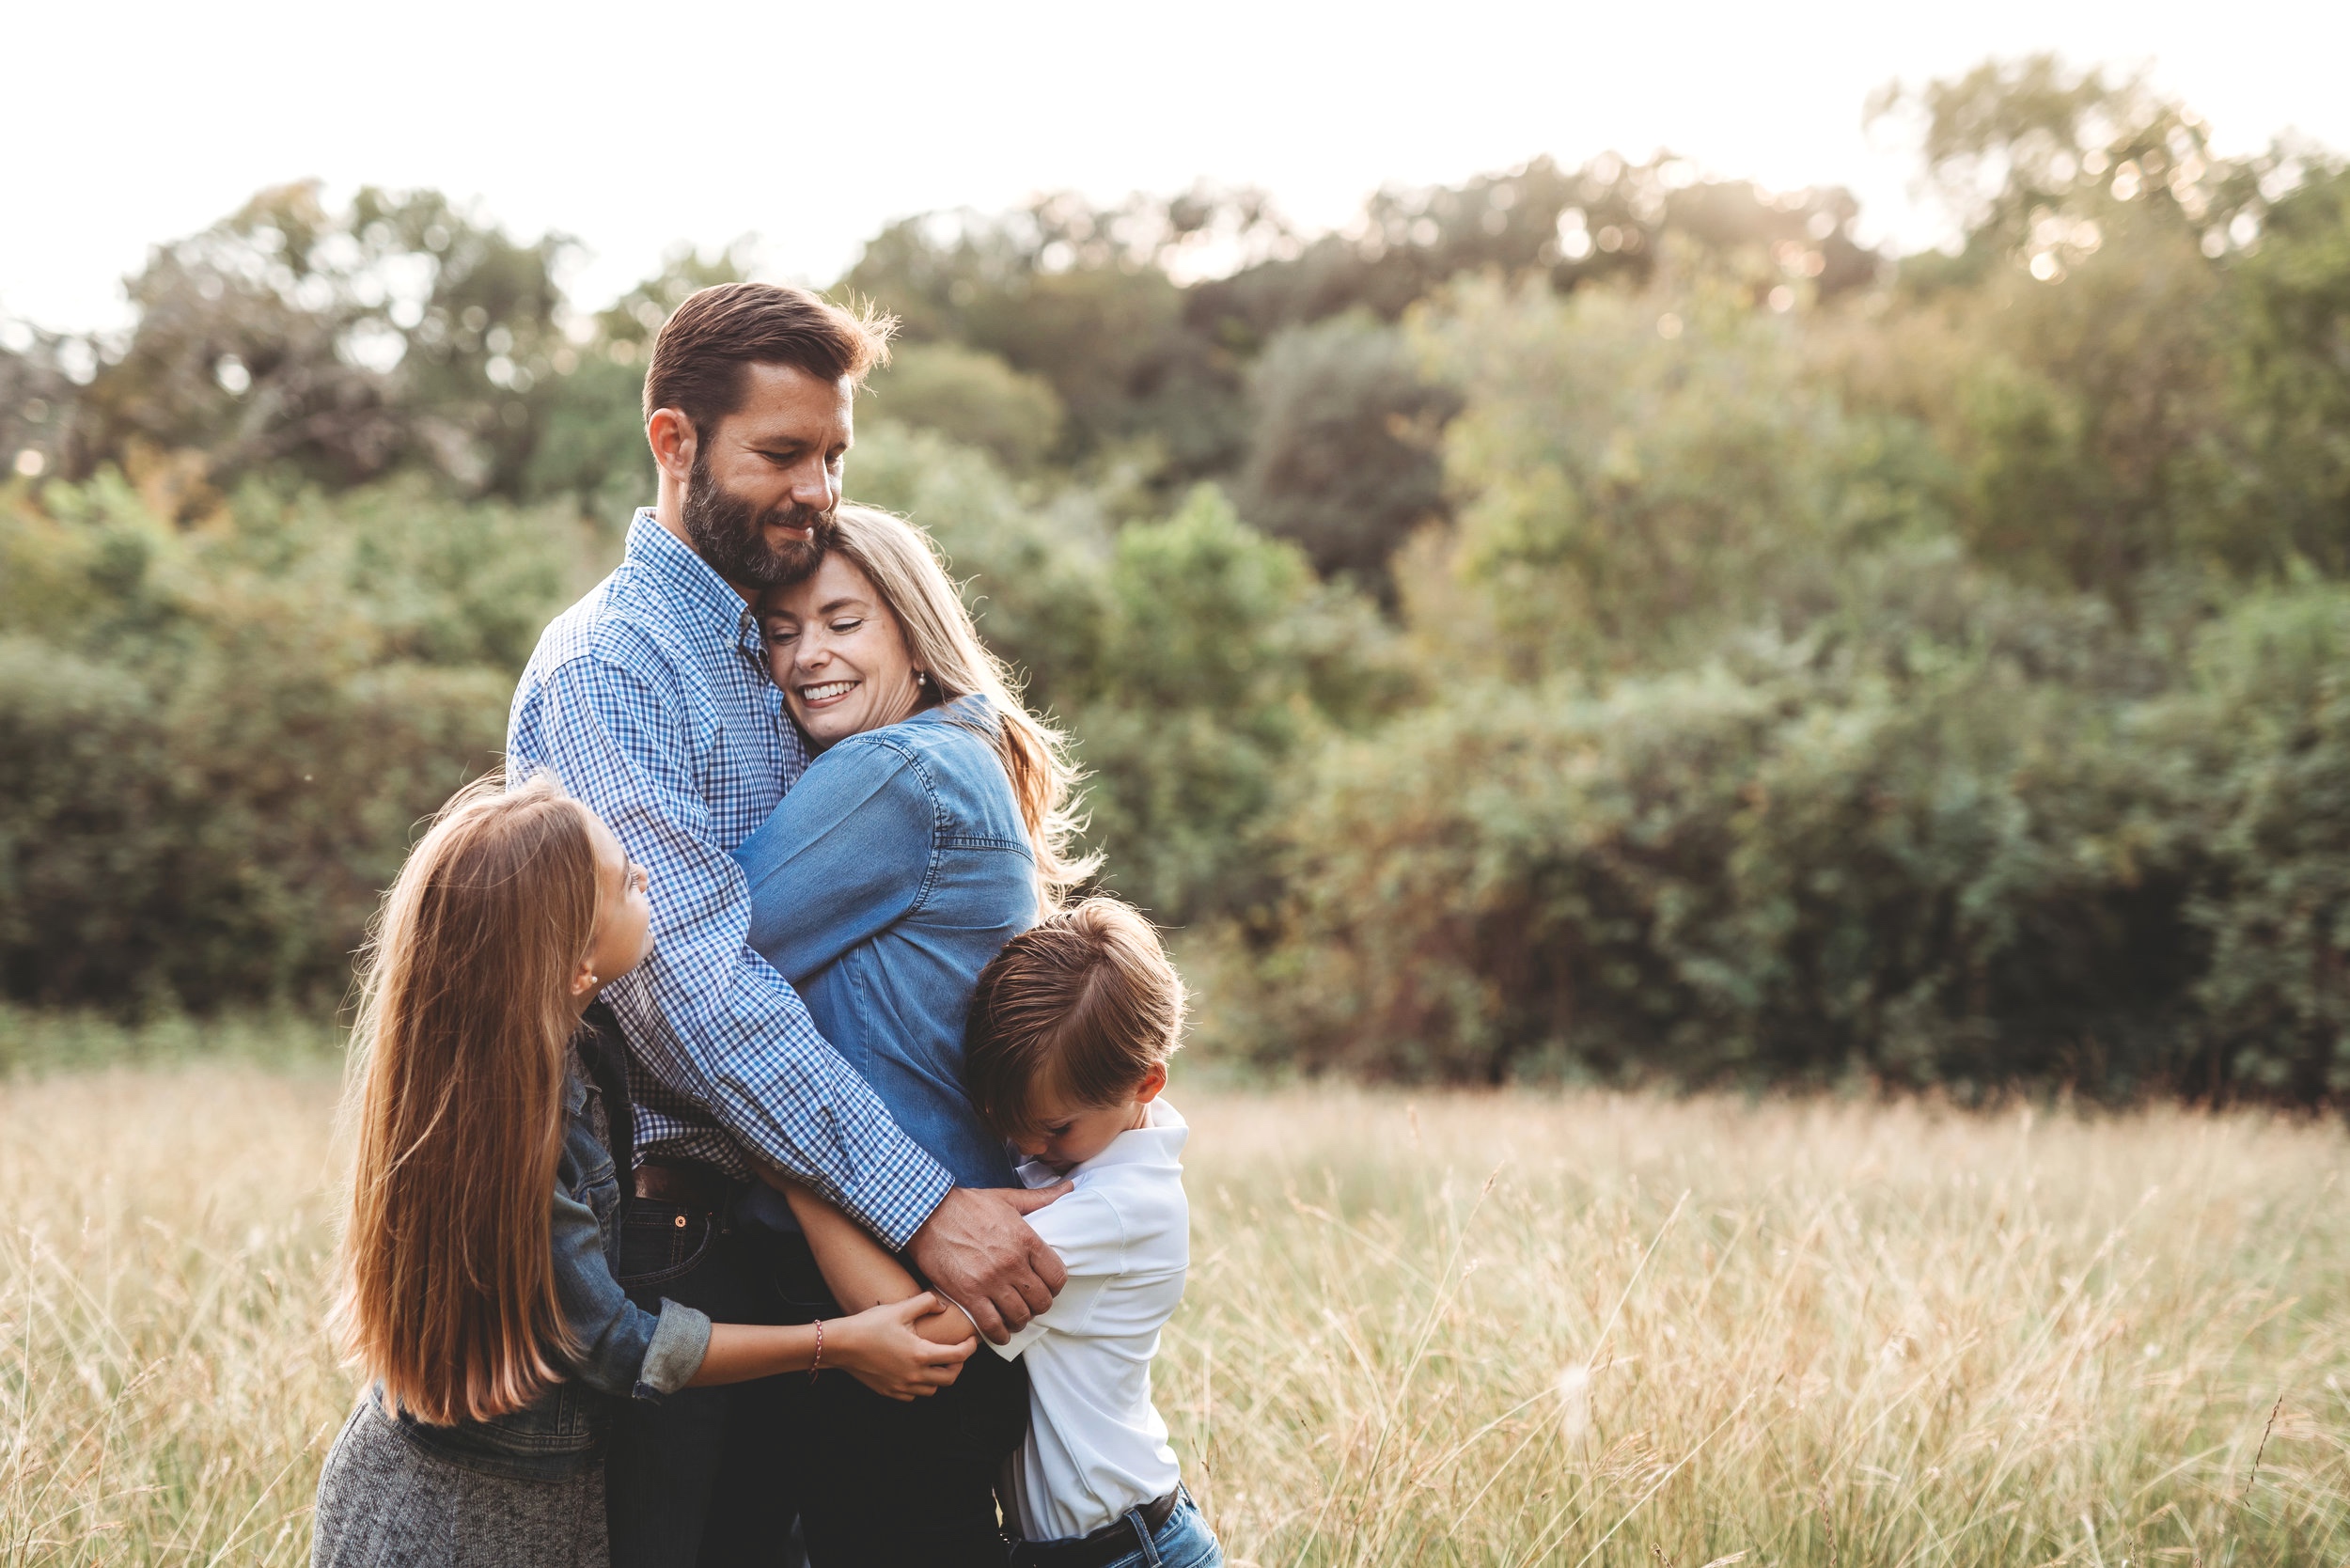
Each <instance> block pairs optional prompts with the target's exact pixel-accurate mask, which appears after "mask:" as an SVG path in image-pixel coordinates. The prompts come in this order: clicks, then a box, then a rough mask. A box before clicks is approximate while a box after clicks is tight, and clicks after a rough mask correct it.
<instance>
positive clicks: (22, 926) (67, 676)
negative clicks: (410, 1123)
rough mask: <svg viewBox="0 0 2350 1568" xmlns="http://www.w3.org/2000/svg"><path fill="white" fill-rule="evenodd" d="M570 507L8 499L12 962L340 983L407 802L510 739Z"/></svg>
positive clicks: (438, 793)
mask: <svg viewBox="0 0 2350 1568" xmlns="http://www.w3.org/2000/svg"><path fill="white" fill-rule="evenodd" d="M586 550H587V540H586V536H585V535H584V533H583V531H582V530H581V528H580V527H579V525H577V524H576V523H575V522H574V521H572V518H571V515H570V513H569V512H568V510H556V511H553V512H547V511H539V512H529V511H516V510H510V509H507V508H503V507H460V506H455V505H451V504H447V503H436V502H434V501H433V500H432V498H431V496H430V495H429V494H425V493H422V492H417V491H414V490H407V489H401V490H395V491H391V492H385V493H376V494H364V493H363V494H359V495H358V496H356V497H355V498H353V499H352V500H350V501H349V502H348V503H347V505H345V506H344V507H342V508H340V509H328V508H326V507H325V506H324V505H323V504H322V503H321V502H320V501H319V500H318V498H317V497H315V496H309V495H302V496H296V497H294V498H292V499H283V498H280V497H276V496H274V495H271V494H267V493H265V492H261V491H252V492H249V493H247V494H244V495H243V496H242V497H241V498H240V499H239V501H238V503H237V504H236V506H235V507H233V508H232V509H230V510H227V511H226V512H224V513H223V514H222V515H221V516H219V517H217V518H215V519H213V520H212V521H211V522H210V523H209V524H208V525H206V526H204V527H202V528H200V529H197V530H195V531H183V530H181V529H180V528H177V527H175V526H173V525H169V524H167V523H164V522H162V521H160V520H158V519H157V518H156V517H155V516H154V515H153V514H152V512H150V511H149V510H148V509H147V507H146V506H145V504H144V503H142V502H141V500H140V499H139V497H138V496H136V495H135V494H133V493H132V492H131V491H130V490H129V489H128V488H127V487H125V486H123V485H122V484H121V483H120V482H119V481H118V480H117V479H114V478H109V477H102V478H99V479H97V480H95V481H93V482H92V483H90V484H89V485H87V486H82V487H63V486H52V487H50V489H49V491H48V492H47V494H46V495H45V496H44V507H43V508H41V509H36V508H35V507H33V506H32V505H31V504H30V503H29V502H28V500H27V498H26V497H25V496H24V495H23V494H17V495H14V496H11V497H9V498H8V502H7V503H6V504H5V505H0V610H4V612H5V624H6V626H7V627H8V633H7V635H5V636H0V986H5V990H6V993H7V994H8V995H9V996H15V997H19V998H24V999H29V1000H37V1001H74V1002H96V1003H101V1004H107V1005H117V1006H130V1007H133V1008H151V1007H155V1006H162V1005H167V1004H181V1005H192V1006H198V1007H210V1006H213V1005H217V1004H220V1003H223V1002H227V1001H233V1000H256V999H271V998H276V999H291V1000H305V999H308V1000H317V999H321V998H324V999H332V998H334V997H336V996H339V995H340V994H341V992H342V990H343V988H344V986H345V985H346V983H347V980H348V955H349V953H350V952H351V950H352V949H353V948H354V947H356V945H357V943H358V941H359V938H360V934H361V932H362V930H363V928H364V926H365V923H366V920H367V917H368V914H369V913H370V911H371V910H372V909H373V907H374V902H375V899H376V896H377V893H378V891H379V890H380V889H381V888H382V887H383V886H384V885H385V884H386V883H387V882H389V880H390V878H391V875H392V872H393V871H394V870H397V868H398V866H399V857H400V855H401V854H402V853H403V852H404V850H405V848H406V845H407V842H408V835H409V833H410V830H411V828H412V826H413V825H414V824H415V823H416V822H417V821H418V819H420V818H421V817H423V816H424V815H426V814H427V813H429V812H430V811H431V810H432V809H433V808H435V807H436V806H438V805H439V804H440V802H441V801H442V800H443V799H444V798H446V795H447V794H448V792H450V791H451V790H453V789H454V788H455V787H456V786H457V785H458V784H460V783H462V781H463V780H464V779H465V778H467V777H469V776H473V775H475V774H478V773H480V772H481V771H483V770H484V769H486V768H488V767H489V766H491V765H492V764H493V762H494V761H495V760H496V758H497V755H498V751H499V748H500V746H501V745H502V744H503V739H504V729H505V716H506V705H507V702H508V699H509V696H510V693H511V690H512V686H511V682H512V672H513V669H514V668H515V667H516V666H519V663H520V661H521V659H522V657H524V656H525V654H526V652H527V650H528V648H529V645H530V643H531V641H532V640H533V639H535V638H536V636H537V634H538V627H539V624H540V622H542V621H543V620H544V619H545V618H546V617H547V615H548V614H550V613H551V612H552V609H553V608H554V607H555V606H556V605H558V604H560V603H561V601H562V598H563V595H564V594H565V593H566V592H567V591H568V590H569V589H570V588H571V587H572V585H573V584H574V583H575V582H577V581H579V580H580V578H581V577H582V575H583V573H584V571H585V570H586V568H585V567H584V566H583V565H582V564H581V562H582V561H583V560H584V558H585V553H586Z"/></svg>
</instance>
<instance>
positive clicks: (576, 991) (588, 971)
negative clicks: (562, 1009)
mask: <svg viewBox="0 0 2350 1568" xmlns="http://www.w3.org/2000/svg"><path fill="white" fill-rule="evenodd" d="M601 985H603V977H602V976H600V975H598V974H597V973H596V961H595V960H594V959H593V958H592V957H590V958H583V959H581V960H580V961H579V967H578V968H576V969H574V970H572V996H594V995H595V993H596V989H597V987H599V986H601Z"/></svg>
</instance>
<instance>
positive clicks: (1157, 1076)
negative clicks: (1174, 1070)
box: [1135, 1061, 1167, 1105]
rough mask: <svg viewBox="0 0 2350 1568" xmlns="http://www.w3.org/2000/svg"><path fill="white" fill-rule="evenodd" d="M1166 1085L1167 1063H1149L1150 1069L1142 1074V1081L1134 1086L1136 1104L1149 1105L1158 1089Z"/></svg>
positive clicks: (1157, 1094)
mask: <svg viewBox="0 0 2350 1568" xmlns="http://www.w3.org/2000/svg"><path fill="white" fill-rule="evenodd" d="M1166 1087H1167V1063H1165V1062H1163V1061H1154V1062H1152V1064H1151V1071H1150V1072H1148V1073H1145V1074H1143V1075H1142V1082H1140V1083H1139V1084H1136V1086H1135V1103H1136V1105H1149V1104H1150V1103H1151V1102H1152V1101H1153V1100H1155V1099H1157V1098H1158V1097H1159V1090H1163V1089H1165V1088H1166Z"/></svg>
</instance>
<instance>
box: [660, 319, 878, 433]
mask: <svg viewBox="0 0 2350 1568" xmlns="http://www.w3.org/2000/svg"><path fill="white" fill-rule="evenodd" d="M897 330H898V323H897V321H896V320H895V319H893V318H891V317H889V316H885V315H883V314H881V313H879V312H878V311H875V310H874V309H872V308H871V307H870V306H858V307H857V308H856V309H854V310H844V309H842V308H841V307H840V306H837V305H833V304H829V303H828V302H826V301H824V300H821V299H819V298H817V297H816V296H815V295H814V294H811V293H809V292H808V291H807V290H805V289H792V288H789V287H786V286H785V285H782V284H778V283H721V284H718V285H716V286H715V287H713V288H709V289H704V290H699V291H698V292H697V293H695V294H693V295H691V296H689V297H688V298H687V299H686V301H685V303H684V304H683V305H681V306H678V307H677V311H676V313H675V314H673V315H672V316H670V318H669V319H668V321H666V323H665V324H664V325H663V326H662V328H661V335H660V336H659V337H656V338H654V339H653V345H652V366H651V368H650V369H648V370H647V371H646V372H645V417H646V418H648V419H650V418H651V417H652V414H653V410H655V409H657V408H674V409H676V410H677V411H678V412H679V413H680V414H682V415H684V416H686V418H688V419H690V420H692V421H693V422H694V429H695V430H696V431H697V432H699V433H700V434H702V435H704V436H707V435H709V433H710V432H711V431H713V430H714V429H716V428H717V425H718V422H719V421H720V420H722V419H724V418H725V417H726V416H728V415H729V414H732V413H733V412H734V411H735V410H736V409H737V408H740V407H741V406H742V404H743V367H744V366H745V365H789V366H791V367H792V368H794V369H798V370H805V371H807V373H808V374H809V375H811V376H814V377H815V378H816V379H817V380H818V381H823V382H835V381H838V380H839V379H840V378H841V377H843V376H846V377H848V378H849V379H850V381H852V382H854V383H859V384H861V383H863V381H864V380H865V377H866V374H867V372H868V371H870V370H871V369H872V368H874V367H875V366H878V365H886V364H888V363H889V339H890V337H891V335H892V334H894V333H895V332H896V331H897Z"/></svg>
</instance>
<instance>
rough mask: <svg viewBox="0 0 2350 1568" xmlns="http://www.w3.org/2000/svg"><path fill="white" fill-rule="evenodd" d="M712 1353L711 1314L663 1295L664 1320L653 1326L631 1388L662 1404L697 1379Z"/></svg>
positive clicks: (638, 1395) (637, 1396) (640, 1397)
mask: <svg viewBox="0 0 2350 1568" xmlns="http://www.w3.org/2000/svg"><path fill="white" fill-rule="evenodd" d="M708 1354H710V1315H709V1314H708V1313H706V1312H702V1311H699V1310H697V1309H694V1308H692V1307H682V1306H680V1305H679V1304H678V1303H676V1302H674V1301H671V1300H669V1299H668V1298H667V1297H666V1296H665V1297H663V1298H662V1302H661V1320H660V1321H659V1322H658V1323H656V1324H654V1325H653V1329H652V1338H651V1339H650V1341H647V1342H646V1344H645V1364H644V1367H643V1368H642V1369H641V1370H640V1371H639V1372H637V1374H636V1387H635V1388H634V1389H633V1390H631V1391H632V1392H633V1393H634V1394H635V1397H636V1398H638V1399H641V1400H650V1401H653V1402H655V1403H658V1402H659V1401H660V1399H661V1397H662V1396H663V1395H665V1394H674V1393H676V1392H677V1391H678V1390H679V1389H680V1388H684V1387H685V1386H686V1385H687V1384H688V1383H691V1382H692V1381H693V1380H694V1374H695V1373H696V1372H699V1371H701V1370H702V1357H703V1356H707V1355H708Z"/></svg>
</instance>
